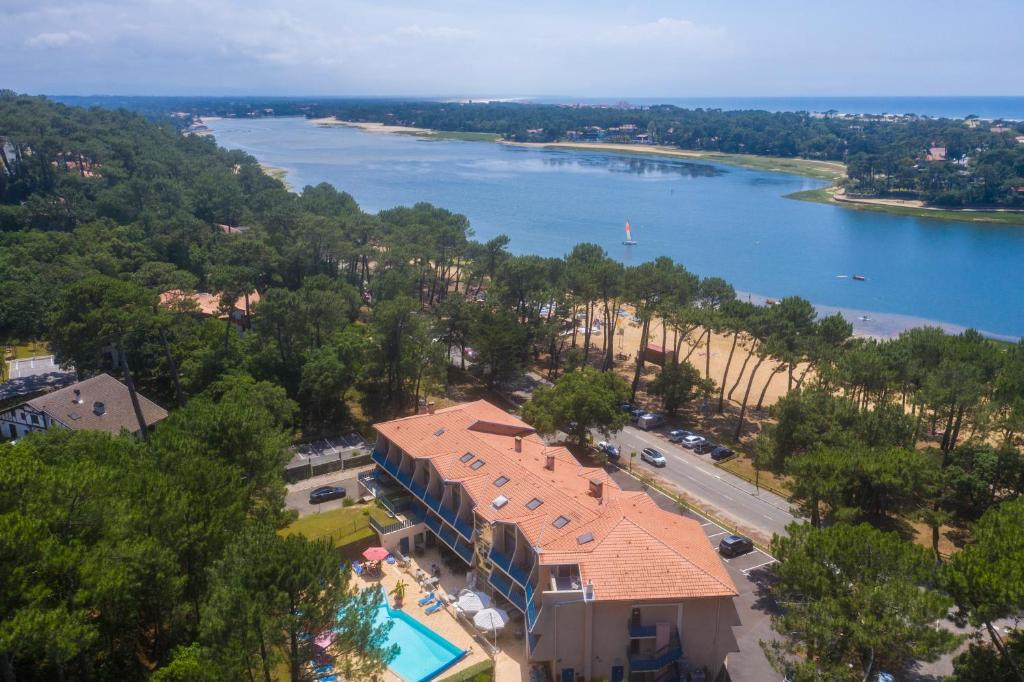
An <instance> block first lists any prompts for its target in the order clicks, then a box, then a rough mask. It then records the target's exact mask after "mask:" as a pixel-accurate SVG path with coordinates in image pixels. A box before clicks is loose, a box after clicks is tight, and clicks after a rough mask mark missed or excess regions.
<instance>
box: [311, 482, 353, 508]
mask: <svg viewBox="0 0 1024 682" xmlns="http://www.w3.org/2000/svg"><path fill="white" fill-rule="evenodd" d="M345 494H346V493H345V489H344V488H342V487H341V486H340V485H324V486H320V487H319V488H317V489H316V490H314V491H313V492H311V493H310V494H309V503H310V504H320V503H321V502H327V501H329V500H340V499H341V498H343V497H345Z"/></svg>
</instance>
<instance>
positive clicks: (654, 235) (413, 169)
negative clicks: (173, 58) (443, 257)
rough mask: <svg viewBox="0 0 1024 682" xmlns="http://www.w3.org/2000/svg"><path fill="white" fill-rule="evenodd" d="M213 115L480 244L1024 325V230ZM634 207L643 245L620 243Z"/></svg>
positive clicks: (773, 182) (656, 165) (531, 153)
mask: <svg viewBox="0 0 1024 682" xmlns="http://www.w3.org/2000/svg"><path fill="white" fill-rule="evenodd" d="M208 124H209V126H210V128H211V129H212V130H213V132H214V135H215V136H216V139H217V141H218V143H219V144H221V145H222V146H224V147H228V148H233V149H242V150H244V151H246V152H248V153H250V154H252V155H253V156H255V157H256V158H257V159H259V160H260V162H262V163H264V164H267V165H269V166H274V167H277V168H281V169H283V170H285V171H286V172H287V174H288V175H287V178H286V179H287V182H288V183H289V185H291V186H292V187H295V188H302V187H303V186H305V185H311V184H317V183H320V182H329V183H331V184H333V185H335V186H336V187H338V188H339V189H342V190H344V191H346V192H349V193H350V194H351V195H352V196H353V197H355V199H356V200H357V201H358V202H359V204H360V206H362V208H363V209H364V210H367V211H373V212H375V211H379V210H381V209H386V208H390V207H393V206H398V205H409V204H413V203H416V202H419V201H427V202H431V203H433V204H436V205H438V206H443V207H445V208H447V209H450V210H452V211H456V212H459V213H463V214H465V215H466V216H468V217H469V219H470V221H471V223H472V225H473V228H474V230H475V232H476V237H477V238H478V239H480V240H482V241H483V240H487V239H490V238H491V237H494V236H495V235H498V234H501V233H504V234H507V235H508V236H509V237H510V238H511V244H510V249H511V250H512V251H513V252H514V253H536V254H540V255H544V256H562V255H564V254H566V253H568V252H569V251H570V250H571V249H572V247H573V246H574V245H575V244H577V243H579V242H582V241H590V242H595V243H597V244H600V245H601V246H603V247H604V248H605V249H606V250H607V251H608V253H609V255H611V256H612V257H614V258H617V259H619V260H621V261H623V262H624V263H627V264H636V263H640V262H643V261H645V260H651V259H654V258H655V257H657V256H661V255H666V256H670V257H671V258H673V259H674V260H676V261H677V262H681V263H683V264H684V265H685V266H686V267H687V268H688V269H690V270H691V271H693V272H695V273H697V274H699V275H702V276H709V275H717V276H720V277H723V278H725V279H726V280H728V281H729V282H731V283H732V284H733V285H734V286H735V287H736V288H737V289H738V290H741V291H743V292H755V293H754V294H752V296H753V300H759V299H760V298H761V297H765V296H767V297H774V298H781V297H783V296H787V295H799V296H803V297H804V298H807V299H808V300H810V301H811V302H813V303H814V304H815V305H817V306H818V307H819V309H820V310H821V311H822V312H831V311H833V310H840V311H842V312H843V313H844V314H845V315H846V316H847V318H848V319H850V320H851V321H852V322H854V325H855V330H856V331H857V332H859V333H867V334H875V335H879V336H888V335H891V334H893V333H896V332H898V331H899V330H901V329H904V328H907V327H910V326H915V325H919V324H924V323H926V322H932V323H943V326H945V327H946V328H947V329H950V330H956V329H959V328H962V327H975V328H977V329H980V330H983V331H985V332H986V333H989V334H992V335H996V336H1006V337H1013V338H1017V337H1020V336H1022V335H1024V305H1021V301H1024V278H1022V277H1021V264H1022V263H1024V227H1013V226H987V225H974V224H970V223H958V222H948V221H940V220H926V219H919V218H912V217H906V216H894V215H886V214H884V213H873V212H867V211H854V210H850V209H844V208H841V207H836V206H829V205H825V204H815V203H809V202H803V201H795V200H792V199H786V198H785V195H787V194H790V193H792V192H798V191H801V190H806V189H814V188H817V187H822V186H824V184H825V183H823V182H821V181H818V180H811V179H808V178H803V177H799V176H795V175H787V174H783V173H770V172H763V171H755V170H747V169H743V168H737V167H734V166H726V165H720V164H712V163H706V162H699V161H688V160H674V159H667V158H665V157H650V156H643V155H636V154H623V153H609V152H598V151H576V150H561V149H560V150H552V149H536V148H524V147H517V146H512V145H504V144H495V143H490V142H462V141H446V140H423V139H420V138H416V137H413V136H408V135H392V134H382V133H366V132H363V131H361V130H358V129H354V128H346V127H340V126H333V127H322V126H316V125H314V124H312V123H310V122H309V121H306V120H305V119H301V118H265V119H219V120H210V121H209V122H208ZM626 220H629V221H630V223H631V224H632V226H633V237H634V239H636V240H637V241H638V242H639V243H638V245H636V246H632V247H627V246H623V245H622V239H623V237H624V233H623V225H624V223H625V221H626ZM853 274H861V275H864V276H865V277H866V281H863V282H860V281H854V280H853V279H851V278H850V277H849V276H850V275H853ZM755 294H756V295H755ZM744 296H746V294H744ZM861 316H866V317H868V318H869V319H868V320H861V319H860V317H861Z"/></svg>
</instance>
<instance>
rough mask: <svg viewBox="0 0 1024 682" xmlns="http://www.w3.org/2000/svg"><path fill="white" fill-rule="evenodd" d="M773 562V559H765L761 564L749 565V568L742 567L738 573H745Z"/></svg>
mask: <svg viewBox="0 0 1024 682" xmlns="http://www.w3.org/2000/svg"><path fill="white" fill-rule="evenodd" d="M762 553H763V552H762ZM774 563H775V559H772V560H771V561H766V562H764V563H763V564H758V565H757V566H751V567H750V568H744V569H743V570H742V571H740V573H747V572H749V571H753V570H754V569H755V568H761V567H762V566H767V565H768V564H774Z"/></svg>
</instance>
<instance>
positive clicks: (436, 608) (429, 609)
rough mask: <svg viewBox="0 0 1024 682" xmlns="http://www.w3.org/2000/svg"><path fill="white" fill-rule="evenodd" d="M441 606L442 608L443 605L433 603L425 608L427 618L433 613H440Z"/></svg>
mask: <svg viewBox="0 0 1024 682" xmlns="http://www.w3.org/2000/svg"><path fill="white" fill-rule="evenodd" d="M442 606H444V604H442V603H441V602H439V601H438V602H434V603H433V604H431V605H430V606H428V607H427V610H426V611H425V612H424V613H426V614H427V615H428V616H429V615H430V614H432V613H433V612H434V611H440V610H441V607H442Z"/></svg>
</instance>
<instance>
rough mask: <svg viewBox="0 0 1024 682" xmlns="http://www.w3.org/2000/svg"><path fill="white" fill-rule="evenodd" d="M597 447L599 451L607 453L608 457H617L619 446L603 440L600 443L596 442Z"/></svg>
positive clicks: (615, 458)
mask: <svg viewBox="0 0 1024 682" xmlns="http://www.w3.org/2000/svg"><path fill="white" fill-rule="evenodd" d="M597 449H598V450H599V451H600V452H603V453H604V454H606V455H608V459H613V460H618V459H619V454H620V453H619V448H618V447H617V446H615V445H613V444H612V443H609V442H608V441H606V440H603V441H601V442H600V443H598V444H597Z"/></svg>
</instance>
